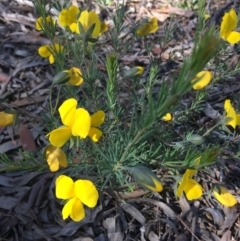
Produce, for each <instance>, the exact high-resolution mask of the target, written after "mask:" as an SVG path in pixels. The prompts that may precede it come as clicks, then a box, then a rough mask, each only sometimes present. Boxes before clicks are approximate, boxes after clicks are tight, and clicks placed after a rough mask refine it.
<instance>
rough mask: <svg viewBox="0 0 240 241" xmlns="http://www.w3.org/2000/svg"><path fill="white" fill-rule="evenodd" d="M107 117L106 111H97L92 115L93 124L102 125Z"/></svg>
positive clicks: (95, 125)
mask: <svg viewBox="0 0 240 241" xmlns="http://www.w3.org/2000/svg"><path fill="white" fill-rule="evenodd" d="M104 119H105V113H104V112H103V111H102V110H99V111H97V112H96V113H94V114H93V115H91V126H94V127H98V126H100V125H101V124H102V123H103V122H104Z"/></svg>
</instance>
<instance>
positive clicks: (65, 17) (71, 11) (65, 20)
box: [58, 5, 80, 33]
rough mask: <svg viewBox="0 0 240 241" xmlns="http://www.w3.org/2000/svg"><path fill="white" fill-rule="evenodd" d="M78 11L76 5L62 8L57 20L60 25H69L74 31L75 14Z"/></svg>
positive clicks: (75, 26) (75, 24) (75, 25)
mask: <svg viewBox="0 0 240 241" xmlns="http://www.w3.org/2000/svg"><path fill="white" fill-rule="evenodd" d="M79 13H80V10H79V8H78V7H76V6H73V5H72V6H70V7H69V8H64V9H63V10H62V11H61V12H60V14H59V16H58V22H59V24H60V25H61V26H62V27H69V28H70V30H71V31H72V32H73V33H74V32H76V29H77V16H78V14H79Z"/></svg>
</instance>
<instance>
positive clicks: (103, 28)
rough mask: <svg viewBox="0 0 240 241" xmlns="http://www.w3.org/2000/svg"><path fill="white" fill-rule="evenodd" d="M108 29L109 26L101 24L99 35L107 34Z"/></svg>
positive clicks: (104, 23)
mask: <svg viewBox="0 0 240 241" xmlns="http://www.w3.org/2000/svg"><path fill="white" fill-rule="evenodd" d="M108 29H109V25H108V24H107V23H106V22H101V30H100V34H103V33H105V32H107V31H108Z"/></svg>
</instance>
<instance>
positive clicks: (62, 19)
mask: <svg viewBox="0 0 240 241" xmlns="http://www.w3.org/2000/svg"><path fill="white" fill-rule="evenodd" d="M58 22H59V25H60V26H62V27H67V26H68V22H69V21H68V9H66V8H64V9H63V10H62V11H61V12H60V14H59V15H58Z"/></svg>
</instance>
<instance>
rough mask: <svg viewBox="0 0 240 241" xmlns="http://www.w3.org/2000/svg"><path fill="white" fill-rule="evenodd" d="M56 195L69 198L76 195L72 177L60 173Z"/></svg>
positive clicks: (56, 184) (56, 183) (56, 182)
mask: <svg viewBox="0 0 240 241" xmlns="http://www.w3.org/2000/svg"><path fill="white" fill-rule="evenodd" d="M55 186H56V197H57V198H60V199H69V198H72V197H75V193H74V182H73V180H72V178H71V177H68V176H65V175H60V176H59V177H58V178H57V179H56V181H55Z"/></svg>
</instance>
